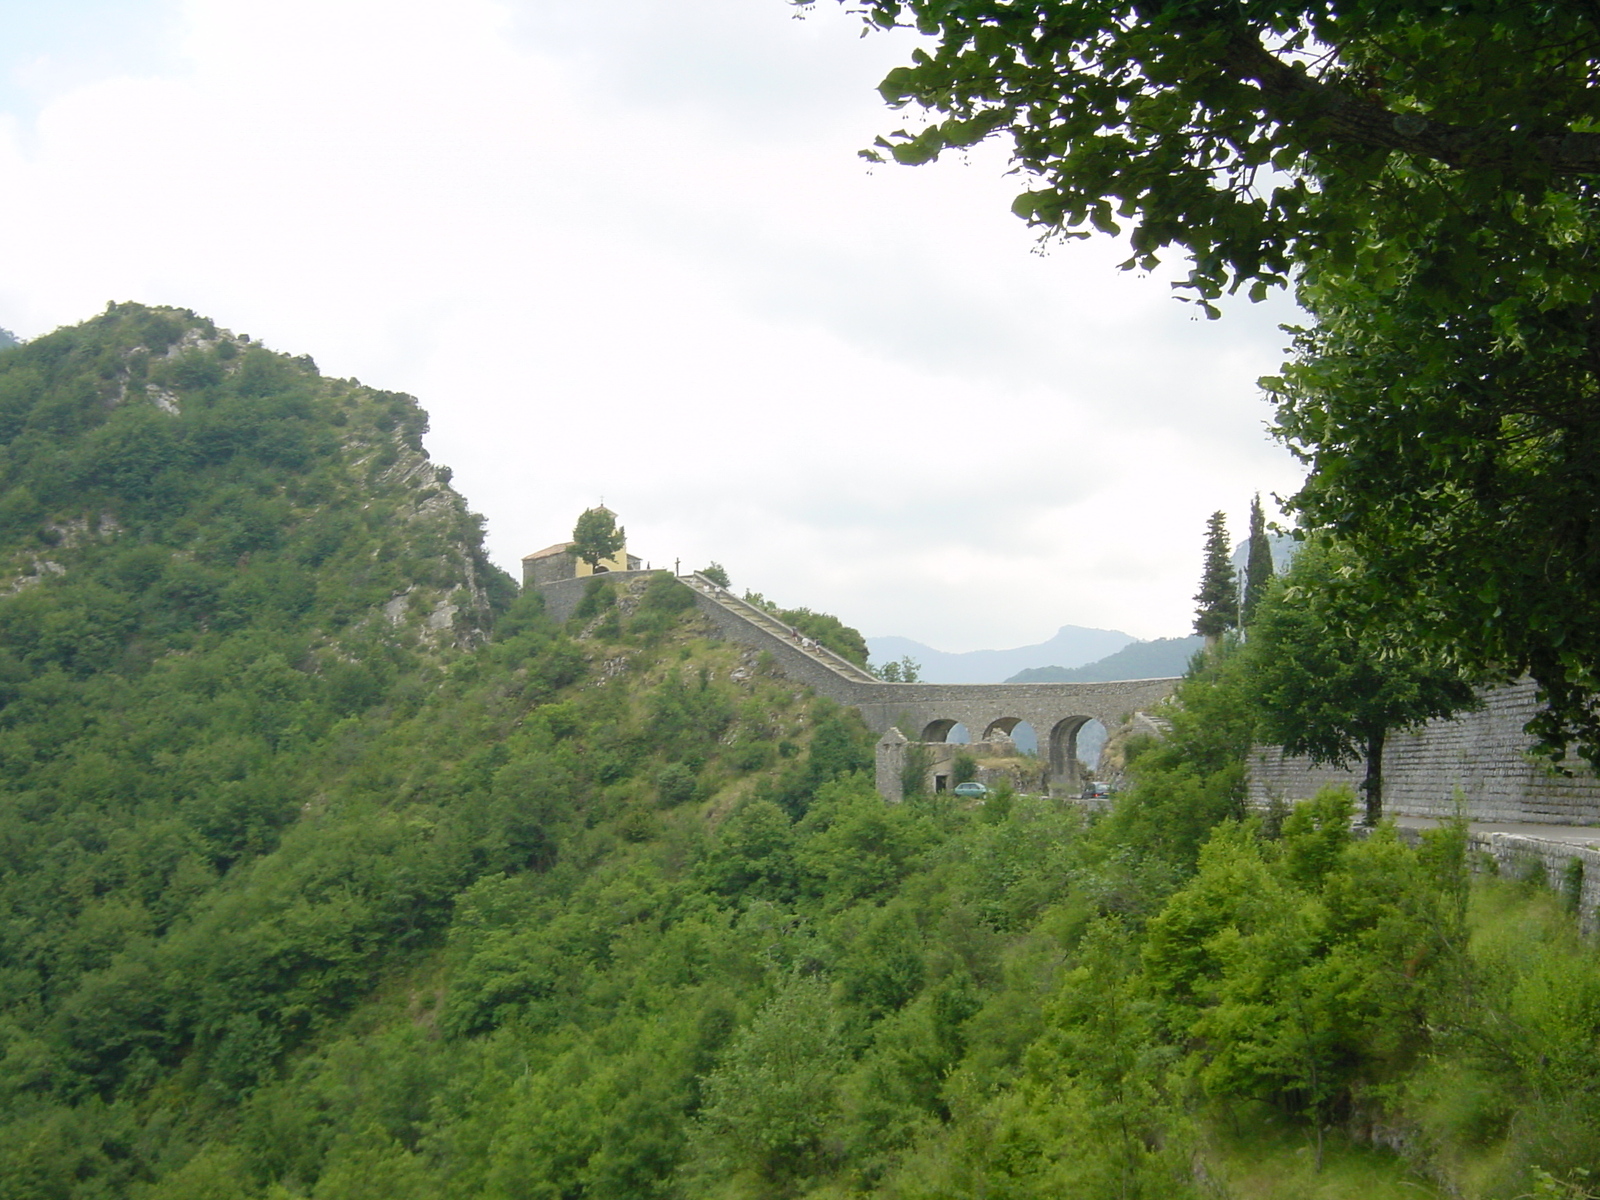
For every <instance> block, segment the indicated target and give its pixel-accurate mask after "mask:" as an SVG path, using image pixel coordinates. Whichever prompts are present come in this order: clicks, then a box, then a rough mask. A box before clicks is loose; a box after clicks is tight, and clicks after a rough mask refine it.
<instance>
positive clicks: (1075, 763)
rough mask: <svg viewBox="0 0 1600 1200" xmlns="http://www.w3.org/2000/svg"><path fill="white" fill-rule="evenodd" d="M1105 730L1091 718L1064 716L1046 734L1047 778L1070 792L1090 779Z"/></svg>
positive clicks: (1101, 747) (1104, 742) (1102, 747)
mask: <svg viewBox="0 0 1600 1200" xmlns="http://www.w3.org/2000/svg"><path fill="white" fill-rule="evenodd" d="M1105 744H1106V727H1105V726H1104V725H1102V724H1101V723H1100V722H1099V721H1097V720H1096V719H1095V718H1094V717H1067V718H1066V719H1065V720H1062V721H1057V722H1056V724H1055V728H1053V729H1051V731H1050V778H1051V779H1052V780H1053V781H1055V782H1057V783H1059V784H1061V785H1062V786H1064V787H1066V788H1069V789H1073V788H1079V787H1082V786H1083V785H1084V784H1086V783H1090V782H1092V781H1093V780H1094V772H1095V768H1097V767H1098V766H1099V765H1100V751H1101V750H1102V749H1104V747H1105Z"/></svg>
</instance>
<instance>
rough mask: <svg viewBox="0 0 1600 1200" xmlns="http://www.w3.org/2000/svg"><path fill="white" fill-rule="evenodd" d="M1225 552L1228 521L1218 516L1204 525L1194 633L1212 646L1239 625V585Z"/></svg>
mask: <svg viewBox="0 0 1600 1200" xmlns="http://www.w3.org/2000/svg"><path fill="white" fill-rule="evenodd" d="M1231 558H1232V555H1231V554H1230V553H1229V550H1228V518H1227V517H1226V516H1224V515H1223V514H1222V513H1220V512H1214V513H1212V514H1211V517H1210V519H1209V520H1208V521H1207V522H1206V565H1205V570H1204V573H1203V574H1202V575H1201V576H1200V590H1199V591H1198V592H1196V593H1195V597H1194V598H1195V600H1196V601H1197V602H1198V605H1199V607H1197V608H1196V609H1195V615H1194V631H1195V632H1196V633H1198V634H1200V635H1201V636H1203V637H1204V638H1205V639H1206V644H1207V645H1212V644H1215V642H1216V641H1217V639H1218V638H1220V637H1221V636H1222V635H1223V634H1224V633H1226V632H1228V630H1230V629H1232V628H1234V627H1235V626H1236V625H1237V624H1238V623H1239V585H1238V582H1237V581H1236V580H1235V579H1234V574H1233V563H1232V561H1231Z"/></svg>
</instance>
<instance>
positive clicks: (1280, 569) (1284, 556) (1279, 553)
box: [1231, 533, 1300, 579]
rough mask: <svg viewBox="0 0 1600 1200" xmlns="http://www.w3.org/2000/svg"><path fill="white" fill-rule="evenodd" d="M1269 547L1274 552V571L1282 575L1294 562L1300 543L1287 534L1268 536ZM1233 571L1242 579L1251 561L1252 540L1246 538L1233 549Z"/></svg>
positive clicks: (1270, 534) (1271, 534)
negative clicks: (1246, 566)
mask: <svg viewBox="0 0 1600 1200" xmlns="http://www.w3.org/2000/svg"><path fill="white" fill-rule="evenodd" d="M1267 546H1268V547H1269V548H1270V549H1271V550H1272V569H1273V570H1274V571H1275V572H1277V573H1278V574H1279V575H1282V574H1283V573H1284V572H1285V571H1287V570H1288V569H1289V564H1290V563H1292V562H1293V561H1294V556H1295V554H1296V553H1297V552H1298V551H1299V549H1300V543H1299V542H1297V541H1295V540H1294V538H1293V537H1292V536H1290V535H1289V534H1287V533H1269V534H1267ZM1231 561H1232V563H1233V569H1234V571H1235V572H1236V573H1237V574H1238V575H1239V577H1240V578H1241V579H1242V578H1244V569H1245V565H1246V564H1247V563H1249V561H1250V539H1249V538H1246V539H1245V540H1244V541H1242V542H1240V543H1239V544H1238V545H1237V546H1235V547H1234V548H1233V558H1232V560H1231Z"/></svg>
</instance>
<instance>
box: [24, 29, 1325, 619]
mask: <svg viewBox="0 0 1600 1200" xmlns="http://www.w3.org/2000/svg"><path fill="white" fill-rule="evenodd" d="M149 11H150V13H151V19H152V28H156V27H158V22H157V21H156V18H157V17H158V16H159V15H160V13H161V12H163V11H165V10H164V9H162V8H161V6H159V5H152V6H151V8H150V10H149ZM184 14H185V19H184V21H183V22H182V24H181V25H180V26H179V27H178V28H179V35H181V36H179V35H173V36H172V37H168V38H167V39H166V40H164V41H162V42H161V53H160V54H159V55H156V56H154V57H151V58H150V59H148V60H147V61H145V62H144V63H143V64H142V65H140V64H133V65H130V64H128V63H126V62H124V63H121V64H119V67H118V69H117V70H110V69H107V70H104V71H102V72H100V73H99V74H97V75H95V77H94V78H92V79H89V80H83V79H82V78H80V77H79V76H78V75H74V74H73V73H72V72H64V73H62V74H61V75H60V78H61V79H62V80H66V81H67V82H63V83H61V84H59V86H58V87H57V89H56V90H55V91H54V92H50V93H49V94H46V95H35V97H34V99H35V102H36V109H35V110H34V111H23V110H22V109H21V108H17V109H15V111H14V112H13V113H12V114H11V115H9V116H5V117H0V172H3V174H4V177H5V178H6V179H7V180H8V186H7V188H6V189H5V192H4V194H3V195H0V252H3V253H4V254H5V256H6V260H7V262H8V267H9V270H8V271H7V273H6V275H5V277H4V280H3V281H0V324H3V325H6V326H8V327H12V328H14V329H16V330H17V331H18V332H21V333H24V334H37V333H39V332H43V331H44V330H47V329H49V328H51V327H53V326H54V325H57V324H61V323H67V322H71V321H76V320H79V319H82V318H83V317H85V316H88V315H90V314H91V313H92V312H94V311H97V310H98V309H99V308H100V307H101V306H102V305H103V304H104V303H105V302H106V301H107V300H111V299H119V300H120V299H137V300H144V301H147V302H151V303H169V304H178V305H182V306H185V307H192V308H194V309H196V310H197V311H200V312H203V313H205V314H207V315H209V316H212V317H214V318H215V319H217V320H218V321H219V322H221V323H223V324H226V325H229V326H231V327H233V328H234V329H236V330H239V331H242V332H248V333H250V334H252V335H254V336H257V337H263V338H265V339H266V340H267V341H268V342H269V343H270V344H272V345H275V346H277V347H279V348H281V349H285V350H289V351H292V352H294V353H310V354H312V355H313V356H314V357H315V358H316V359H317V361H318V362H319V363H320V364H321V365H322V367H323V369H324V370H325V371H329V372H331V373H334V374H339V375H356V376H358V377H360V378H362V379H363V380H365V381H366V382H369V383H372V384H374V385H376V386H381V387H388V388H394V389H399V390H404V391H409V392H412V393H414V394H416V395H417V396H418V397H419V398H420V399H421V400H422V402H423V404H424V406H425V407H427V408H428V409H429V411H430V413H431V415H432V418H433V433H432V435H430V445H431V447H432V449H433V451H434V453H435V455H436V457H438V458H440V459H441V460H442V461H445V462H448V463H450V464H451V465H452V466H453V467H454V468H455V471H456V481H457V484H458V486H460V487H461V488H462V490H463V491H464V492H465V493H466V494H467V496H468V498H469V499H470V500H471V502H472V503H473V504H474V505H475V506H476V507H478V508H479V509H480V510H482V511H484V512H485V513H486V514H487V515H488V516H489V518H490V534H491V550H492V552H493V553H494V555H495V557H496V558H497V560H498V561H500V562H501V563H502V564H503V565H505V566H507V567H508V568H511V569H513V570H514V569H515V565H516V560H517V559H518V557H519V556H520V555H521V554H522V553H524V552H526V551H528V550H531V549H536V548H538V547H541V546H544V545H547V544H549V543H550V542H552V541H556V540H558V539H559V538H561V537H562V536H564V535H565V533H566V531H567V530H568V529H569V528H570V526H571V522H572V520H573V518H574V517H575V516H576V514H577V512H578V511H580V510H581V509H582V508H583V507H585V506H587V505H589V504H592V503H594V502H595V501H596V500H597V499H598V498H599V497H600V496H601V495H604V496H605V498H606V502H607V503H608V504H610V505H611V506H612V507H613V508H615V509H616V510H617V511H618V512H619V513H620V514H621V516H622V518H623V521H624V523H625V524H626V525H627V526H628V529H629V533H630V540H631V542H632V545H633V547H634V549H635V550H636V551H637V552H639V553H641V554H642V555H644V556H645V557H647V558H650V559H653V560H654V561H656V562H657V563H661V562H669V561H671V560H672V559H673V558H674V557H681V558H682V559H683V560H684V561H685V564H686V565H703V564H704V563H705V562H706V561H709V560H710V559H713V558H715V559H718V560H720V561H722V562H724V563H725V564H727V565H728V567H729V568H730V569H731V570H732V571H733V572H734V575H735V582H736V584H738V585H739V586H749V587H753V588H755V589H757V590H760V591H764V592H766V593H767V594H768V595H771V596H774V597H777V598H780V599H782V600H784V601H785V602H787V603H805V604H809V605H811V606H812V607H816V608H822V609H826V610H829V611H834V612H837V613H839V614H840V615H841V616H842V617H844V618H845V619H846V620H848V621H850V622H852V623H854V624H857V625H859V626H860V627H862V628H863V629H865V630H866V631H867V632H870V633H903V634H906V635H909V636H913V637H916V638H918V639H920V640H923V641H926V642H930V643H932V644H935V645H939V646H941V647H945V648H949V649H964V648H972V647H976V646H997V645H1008V644H1017V643H1021V642H1027V641H1034V640H1039V639H1042V638H1043V637H1045V636H1047V635H1048V634H1049V633H1051V632H1053V630H1054V628H1055V627H1056V626H1057V625H1060V624H1063V623H1073V624H1083V625H1103V626H1108V627H1113V628H1122V629H1126V630H1127V631H1128V632H1130V633H1134V634H1138V635H1142V636H1161V635H1166V634H1174V633H1180V632H1183V631H1184V630H1185V629H1186V627H1187V624H1188V620H1189V615H1190V611H1189V610H1190V608H1191V603H1190V600H1189V595H1190V593H1191V592H1192V591H1193V588H1194V580H1195V578H1196V577H1197V575H1198V567H1199V557H1200V542H1201V532H1202V529H1203V524H1204V520H1205V516H1206V515H1207V514H1208V513H1209V512H1210V511H1212V510H1213V509H1215V508H1223V509H1226V510H1227V511H1229V512H1230V514H1232V515H1233V518H1234V520H1235V522H1236V523H1239V524H1241V525H1242V521H1243V516H1244V512H1245V509H1246V506H1247V504H1248V500H1249V496H1250V494H1251V493H1252V492H1253V491H1255V490H1257V489H1261V490H1263V491H1271V490H1280V491H1284V490H1289V489H1292V487H1293V486H1294V481H1295V479H1296V478H1297V477H1298V470H1297V468H1296V467H1295V465H1294V464H1293V463H1292V462H1291V461H1290V460H1289V459H1288V457H1287V455H1286V454H1284V453H1283V452H1282V451H1281V450H1278V449H1276V448H1274V447H1273V446H1272V445H1271V444H1270V443H1268V442H1267V441H1266V439H1265V438H1264V436H1263V434H1262V432H1261V428H1262V422H1263V420H1264V419H1265V417H1266V415H1267V412H1266V409H1265V406H1264V405H1263V404H1262V403H1261V402H1260V400H1259V398H1258V397H1257V396H1256V394H1255V390H1254V388H1253V385H1252V380H1253V379H1254V377H1255V376H1256V375H1259V374H1261V373H1263V372H1266V371H1269V370H1271V369H1272V368H1273V367H1275V365H1276V362H1277V354H1276V350H1277V346H1278V345H1279V343H1280V342H1281V341H1282V338H1281V337H1280V336H1279V335H1278V334H1276V333H1275V332H1274V331H1273V329H1272V326H1273V324H1274V322H1275V320H1279V319H1283V318H1284V316H1285V315H1286V314H1287V312H1288V310H1287V308H1285V307H1284V306H1282V305H1279V306H1278V307H1277V308H1276V309H1272V310H1266V311H1263V310H1262V309H1257V310H1250V309H1248V308H1246V307H1245V306H1242V305H1241V306H1239V311H1237V312H1234V313H1230V315H1229V317H1228V318H1227V319H1226V320H1224V321H1222V322H1217V323H1206V322H1197V321H1195V320H1193V319H1192V318H1193V313H1192V311H1191V310H1190V309H1188V308H1187V307H1186V306H1182V305H1179V304H1177V303H1175V302H1173V301H1172V300H1171V299H1170V298H1169V290H1168V288H1167V286H1166V284H1165V282H1164V281H1162V280H1152V279H1142V278H1139V277H1136V276H1132V275H1128V274H1123V273H1119V272H1117V271H1115V270H1114V269H1113V266H1112V264H1113V263H1115V262H1116V261H1117V260H1118V259H1119V258H1120V257H1122V252H1121V251H1120V250H1119V248H1118V247H1116V246H1114V245H1110V244H1106V243H1099V242H1097V243H1090V244H1077V245H1073V246H1069V247H1063V248H1058V249H1056V250H1055V251H1053V252H1052V253H1050V254H1048V255H1046V256H1043V257H1041V256H1038V255H1036V254H1034V253H1032V252H1031V251H1032V249H1033V240H1032V235H1031V234H1030V233H1029V232H1028V231H1027V230H1026V229H1025V228H1023V227H1022V226H1021V224H1020V223H1019V222H1017V221H1016V220H1015V219H1014V218H1012V217H1010V216H1009V214H1008V213H1007V211H1006V205H1007V203H1008V201H1009V197H1010V195H1011V193H1012V192H1013V191H1015V190H1016V188H1017V186H1018V184H1017V182H1016V181H1015V180H1008V179H1006V178H1004V177H1003V175H1002V170H1003V165H1004V164H1003V161H1002V160H1001V159H1000V158H999V157H998V156H997V155H995V154H990V153H979V154H975V155H974V156H973V158H972V161H971V162H969V163H965V164H963V163H960V162H952V163H947V164H940V165H939V166H937V167H932V168H923V169H918V170H905V169H900V168H893V167H879V168H876V169H875V170H872V171H870V172H869V171H868V170H867V169H866V168H865V167H864V166H863V164H861V163H860V162H859V160H857V159H856V158H855V154H854V152H855V150H856V149H858V148H859V147H861V146H863V145H866V144H868V143H869V142H870V141H871V138H872V136H873V135H874V134H875V133H878V132H881V131H884V130H886V129H890V128H894V127H895V126H897V125H898V124H899V123H901V122H902V120H903V119H904V118H903V116H901V115H897V114H894V113H890V112H888V111H887V110H885V109H884V108H883V106H882V104H881V102H880V101H879V100H878V99H877V98H876V96H875V94H874V93H873V90H872V89H873V86H874V85H875V83H876V81H877V79H878V78H879V77H880V76H881V75H882V73H883V71H884V70H885V69H886V68H887V67H888V66H889V65H891V64H892V63H894V62H895V61H898V59H899V58H900V57H901V56H903V54H904V52H905V39H904V38H900V39H895V38H882V37H872V38H867V39H865V40H861V39H858V38H857V37H856V36H855V34H856V29H857V26H856V24H855V22H854V19H853V18H850V17H849V16H848V15H847V14H845V13H844V12H843V11H842V10H840V9H838V8H837V7H836V6H819V8H818V11H817V12H816V14H815V15H813V16H812V17H810V18H809V19H808V20H805V21H798V22H797V21H794V20H792V19H791V16H792V12H791V10H790V9H788V8H787V7H786V6H785V5H784V4H783V3H782V2H781V0H692V2H691V0H618V3H615V4H611V5H607V6H604V7H603V8H602V7H597V6H592V5H584V6H580V5H572V4H569V3H560V4H558V3H554V2H552V0H528V2H526V3H521V4H514V5H513V4H500V3H492V2H490V0H457V2H456V3H454V4H451V5H449V6H441V5H438V4H436V3H431V2H430V3H424V2H422V0H384V2H383V3H378V2H376V0H316V2H315V3H312V2H311V0H281V2H280V3H278V4H275V5H260V4H254V3H250V4H247V3H244V2H243V0H189V3H188V4H187V5H186V6H185V8H184ZM161 28H165V27H164V26H161ZM70 49H71V46H70V44H66V45H62V46H57V47H55V48H54V49H53V50H52V53H53V54H54V55H55V57H56V58H60V57H61V56H62V55H63V54H65V53H67V52H68V51H70ZM14 65H15V64H13V66H14ZM134 66H138V69H134Z"/></svg>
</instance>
